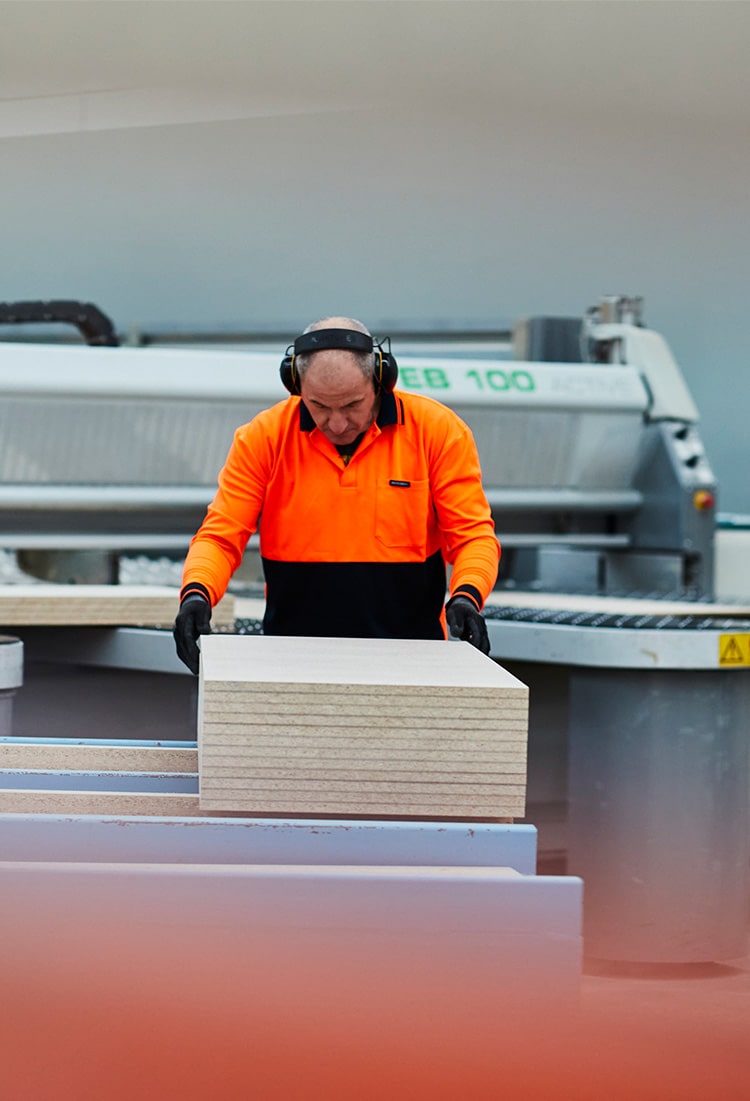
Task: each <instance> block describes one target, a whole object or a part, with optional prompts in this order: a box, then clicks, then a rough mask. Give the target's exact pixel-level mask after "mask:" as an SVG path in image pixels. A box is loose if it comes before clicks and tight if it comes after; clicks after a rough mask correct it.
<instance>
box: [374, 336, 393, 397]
mask: <svg viewBox="0 0 750 1101" xmlns="http://www.w3.org/2000/svg"><path fill="white" fill-rule="evenodd" d="M386 340H387V341H388V351H387V352H384V351H383V344H384V343H385V341H386ZM374 351H375V370H374V372H373V381H374V382H375V389H376V390H377V391H379V393H381V394H390V392H391V390H392V389H393V387H394V386H395V385H396V380H397V379H398V364H397V363H396V357H395V356H394V355H393V354H392V353H391V338H390V337H385V339H384V340H382V341H381V342H380V344H376V345H375V348H374Z"/></svg>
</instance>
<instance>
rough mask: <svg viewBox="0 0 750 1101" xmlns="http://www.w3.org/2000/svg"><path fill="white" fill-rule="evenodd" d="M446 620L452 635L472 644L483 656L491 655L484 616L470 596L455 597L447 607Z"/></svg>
mask: <svg viewBox="0 0 750 1101" xmlns="http://www.w3.org/2000/svg"><path fill="white" fill-rule="evenodd" d="M445 618H446V620H447V622H448V629H449V631H450V633H451V634H452V635H455V636H456V637H457V638H461V639H463V640H464V642H470V643H471V645H472V646H476V648H477V650H481V651H482V653H483V654H489V652H490V639H489V635H488V634H487V627H486V625H485V622H484V616H483V615H481V613H480V612H478V611H477V609H476V605H475V604H474V601H473V600H469V598H468V596H454V597H453V598H452V599H451V600H449V601H448V603H447V604H446V606H445Z"/></svg>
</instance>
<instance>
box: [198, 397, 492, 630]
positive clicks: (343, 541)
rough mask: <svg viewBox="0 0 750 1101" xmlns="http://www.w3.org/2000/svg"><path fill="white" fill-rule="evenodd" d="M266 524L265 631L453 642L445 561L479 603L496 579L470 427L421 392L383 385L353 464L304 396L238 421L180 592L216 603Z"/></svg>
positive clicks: (453, 591)
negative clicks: (448, 632) (386, 390)
mask: <svg viewBox="0 0 750 1101" xmlns="http://www.w3.org/2000/svg"><path fill="white" fill-rule="evenodd" d="M258 526H260V548H261V557H262V560H263V570H264V576H265V581H266V615H265V619H264V631H265V632H266V633H267V634H285V635H317V636H323V635H328V636H335V637H381V638H445V615H444V610H443V604H444V600H445V588H446V569H445V563H446V562H447V563H450V564H451V565H452V567H453V569H452V573H451V579H450V595H451V596H455V595H457V594H459V593H460V594H462V595H467V596H469V597H470V598H471V599H472V600H473V601H474V603H475V604H476V605H477V607H478V608H480V609H481V607H482V606H483V604H484V601H485V600H486V598H487V596H488V595H489V593H490V591H491V589H492V587H493V585H494V583H495V580H496V578H497V568H498V560H499V557H500V547H499V544H498V541H497V538H496V536H495V529H494V524H493V521H492V516H491V513H490V508H489V505H488V503H487V498H486V497H485V494H484V491H483V489H482V481H481V471H480V466H479V457H478V454H477V449H476V445H475V443H474V439H473V436H472V434H471V432H470V430H469V428H468V427H467V425H466V424H464V422H463V421H462V420H461V419H460V418H459V417H458V416H457V415H456V414H455V413H454V412H453V411H452V410H450V409H448V408H447V407H446V406H444V405H441V404H440V403H439V402H437V401H435V400H434V399H432V398H429V397H425V396H423V395H417V394H409V393H404V392H402V391H398V390H397V391H394V392H393V393H391V394H384V395H383V397H382V399H381V403H380V409H379V412H378V416H377V418H376V421H375V423H374V424H372V425H371V426H370V427H369V428H368V430H367V431H366V433H365V435H364V438H363V439H362V441H361V443H360V444H359V446H358V447H357V449H356V451H355V452H354V455H353V456H352V458H351V459H350V460H349V462H348V464H347V463H345V462H344V459H343V458H342V457H341V455H340V454H339V453H338V451H337V449H336V448H335V447H334V445H333V444H332V443H331V442H330V441H329V440H328V439H326V437H325V436H324V435H323V433H322V432H321V431H320V430H319V429H318V428H317V427H316V426H315V422H314V421H313V419H312V416H311V415H310V413H309V411H308V409H307V408H306V406H305V405H304V402H303V401H302V400H301V399H300V398H298V397H289V398H287V399H286V400H284V401H281V402H279V403H278V404H276V405H274V406H272V407H271V408H270V409H266V410H264V411H263V412H262V413H259V414H258V415H257V416H256V417H254V418H253V420H252V421H250V422H249V423H248V424H245V425H242V426H241V427H240V428H238V429H237V431H236V433H235V436H234V441H233V443H232V446H231V448H230V451H229V454H228V456H227V460H226V463H225V465H224V467H223V469H222V470H221V473H220V475H219V487H218V491H217V493H216V495H215V497H214V499H213V502H212V503H211V505H210V506H209V508H208V511H207V513H206V517H205V520H204V521H203V524H202V525H201V527H200V529H199V531H198V532H197V534H196V535H195V537H194V538H193V540H192V542H191V545H190V549H189V551H188V555H187V558H186V561H185V567H184V571H183V589H182V593H183V595H186V593H187V592H189V591H190V590H191V589H196V588H197V589H198V590H199V591H200V589H203V590H205V592H206V594H207V595H208V596H209V597H210V599H211V602H212V604H216V603H217V601H218V600H220V599H221V597H222V596H223V594H224V592H225V590H226V588H227V585H228V583H229V580H230V578H231V576H232V574H233V572H234V571H235V570H236V569H237V567H238V566H239V564H240V562H241V561H242V555H243V552H244V549H245V546H246V544H247V541H248V539H249V538H250V536H251V535H252V534H253V533H254V532H255V531H256V530H257V528H258Z"/></svg>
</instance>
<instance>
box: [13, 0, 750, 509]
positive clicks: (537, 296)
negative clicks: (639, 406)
mask: <svg viewBox="0 0 750 1101" xmlns="http://www.w3.org/2000/svg"><path fill="white" fill-rule="evenodd" d="M0 17H1V18H2V35H1V36H0V163H1V171H0V200H1V201H2V210H1V212H0V249H1V250H2V257H3V263H2V267H1V268H0V298H2V299H4V300H14V299H21V298H49V297H71V298H82V299H87V300H93V301H95V302H96V303H97V304H98V305H99V306H100V307H101V308H102V309H104V310H105V311H106V312H107V313H108V314H109V315H110V316H111V317H112V319H113V320H114V321H115V323H116V325H117V327H118V329H121V330H127V329H128V328H129V327H131V326H138V327H141V328H148V327H158V328H162V329H164V328H169V327H174V326H179V327H182V328H193V329H217V328H222V327H231V328H234V329H237V328H244V329H264V330H268V329H283V330H289V329H290V330H297V329H298V328H299V327H301V326H303V325H304V324H306V323H307V322H308V321H309V320H311V319H312V318H314V317H317V316H320V315H322V314H325V313H331V312H335V313H339V312H340V313H345V314H352V315H354V316H358V317H361V318H362V320H364V321H366V322H367V323H368V324H369V325H370V326H371V327H373V328H375V329H376V330H378V331H381V332H382V331H384V330H387V329H389V328H393V329H394V330H398V329H403V328H407V327H419V328H439V329H451V328H454V329H455V328H467V327H468V328H486V327H489V328H502V327H504V326H509V325H510V324H512V323H513V321H515V320H516V319H517V318H519V317H521V316H527V315H530V314H543V313H550V314H557V315H570V316H580V315H582V313H583V312H584V311H585V310H586V308H587V307H588V306H590V305H593V304H594V303H595V302H596V301H597V299H598V298H599V296H600V295H603V294H610V293H627V294H640V295H643V296H644V298H645V316H646V322H647V323H648V324H649V325H650V326H651V327H653V328H655V329H658V330H659V331H660V332H662V333H663V334H664V335H665V337H666V338H667V340H668V342H669V344H670V346H671V348H672V350H673V352H674V354H675V356H676V358H677V360H678V362H679V363H680V365H681V367H682V369H683V371H684V373H685V375H686V378H687V380H688V384H689V386H690V388H691V391H692V393H693V396H694V398H695V400H696V403H697V405H698V408H699V410H700V413H701V425H702V432H703V436H704V439H705V442H706V446H707V449H708V452H709V456H710V458H711V460H712V463H713V466H714V468H715V470H716V472H717V474H718V477H719V481H720V508H721V509H722V510H723V511H732V512H744V513H750V486H749V485H748V478H747V474H746V469H747V458H748V449H747V424H748V417H749V416H750V362H748V359H749V357H748V352H747V347H748V340H747V328H748V324H747V321H748V309H747V299H748V291H749V289H750V288H749V280H748V274H749V271H750V261H749V259H748V258H749V257H750V213H749V207H750V203H749V202H748V196H750V107H749V106H748V105H749V104H750V66H748V64H747V47H748V43H750V5H748V4H744V3H724V2H722V0H706V2H703V3H700V2H698V3H692V2H681V0H663V2H662V0H652V2H648V0H647V2H642V3H635V2H617V0H613V2H605V0H600V2H596V3H579V2H577V0H570V2H566V0H561V2H550V3H546V2H529V0H521V2H507V3H504V2H488V3H471V2H446V3H442V2H436V0H434V2H433V0H427V2H410V0H404V2H396V0H366V2H363V3H352V2H343V3H336V2H333V3H328V2H319V0H306V2H289V3H287V2H283V0H277V2H266V3H262V2H255V0H247V2H243V0H240V2H237V3H224V2H223V0H207V2H196V3H181V2H161V0H148V2H146V3H141V2H133V3H126V2H118V0H114V2H106V3H105V2H96V3H78V2H66V0H62V2H59V3H45V2H42V3H33V4H29V3H0Z"/></svg>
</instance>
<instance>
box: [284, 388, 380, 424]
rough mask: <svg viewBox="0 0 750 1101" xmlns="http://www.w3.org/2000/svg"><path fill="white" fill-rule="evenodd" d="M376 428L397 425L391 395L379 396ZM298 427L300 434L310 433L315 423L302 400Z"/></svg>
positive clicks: (300, 401)
mask: <svg viewBox="0 0 750 1101" xmlns="http://www.w3.org/2000/svg"><path fill="white" fill-rule="evenodd" d="M375 423H376V424H377V426H378V428H386V427H387V426H388V425H389V424H398V407H397V405H396V398H395V396H394V394H393V393H391V392H388V393H387V394H381V397H380V409H379V410H378V415H377V417H376V419H375ZM299 427H300V432H312V430H313V428H314V427H315V421H314V420H313V418H312V413H311V412H310V410H309V409H308V408H307V406H306V405H305V403H304V401H303V400H302V398H300V400H299Z"/></svg>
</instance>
